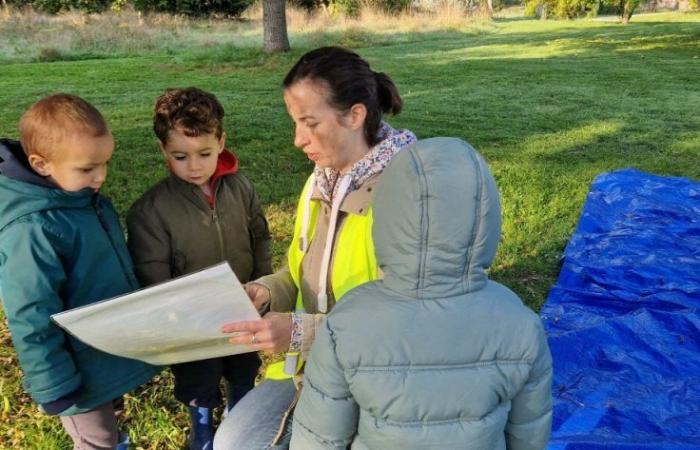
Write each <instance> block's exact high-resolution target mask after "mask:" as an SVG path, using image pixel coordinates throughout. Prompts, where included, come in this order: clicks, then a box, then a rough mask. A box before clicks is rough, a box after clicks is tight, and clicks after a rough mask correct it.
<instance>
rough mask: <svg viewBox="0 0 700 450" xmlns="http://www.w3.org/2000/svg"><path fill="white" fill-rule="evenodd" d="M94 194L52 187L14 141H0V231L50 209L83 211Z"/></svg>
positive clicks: (90, 191)
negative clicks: (23, 217)
mask: <svg viewBox="0 0 700 450" xmlns="http://www.w3.org/2000/svg"><path fill="white" fill-rule="evenodd" d="M93 196H94V192H93V191H92V190H91V189H89V188H86V189H83V190H80V191H77V192H68V191H64V190H62V189H59V188H56V187H55V186H54V185H53V184H52V183H51V182H50V181H48V180H47V179H45V178H43V177H41V176H40V175H38V174H37V173H36V172H34V171H33V170H32V169H31V167H30V166H29V163H28V162H27V157H26V155H25V154H24V151H23V150H22V146H21V145H20V143H19V142H18V141H13V140H10V139H0V230H2V229H3V228H5V227H6V226H7V225H8V224H9V223H10V222H12V221H14V220H16V219H19V218H20V217H22V216H25V215H27V214H31V213H34V212H38V211H44V210H49V209H54V208H84V207H86V206H89V205H90V202H91V201H92V198H93Z"/></svg>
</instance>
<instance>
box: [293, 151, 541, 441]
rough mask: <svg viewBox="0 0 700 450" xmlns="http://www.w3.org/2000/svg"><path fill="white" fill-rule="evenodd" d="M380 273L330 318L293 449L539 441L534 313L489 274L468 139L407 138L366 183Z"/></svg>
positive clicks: (495, 208) (488, 197) (479, 172)
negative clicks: (410, 142)
mask: <svg viewBox="0 0 700 450" xmlns="http://www.w3.org/2000/svg"><path fill="white" fill-rule="evenodd" d="M374 211H375V221H374V228H373V235H374V242H375V248H376V253H377V260H378V262H379V264H380V267H381V268H382V270H383V271H384V279H383V280H382V281H377V282H371V283H367V284H365V285H362V286H360V287H357V288H355V289H354V290H352V291H350V292H349V293H348V294H346V295H345V297H344V298H343V301H342V302H340V303H339V304H338V305H336V307H335V308H334V309H333V311H332V312H331V313H330V315H329V316H328V318H327V320H326V324H325V327H323V328H322V330H321V332H320V334H317V336H316V341H315V342H314V345H313V346H312V348H311V356H310V358H309V360H308V362H307V364H306V371H305V378H304V388H303V390H302V394H301V399H300V402H299V404H298V406H297V408H296V412H295V414H294V428H293V434H292V436H293V437H292V448H293V449H304V450H312V449H326V448H328V449H335V448H338V449H340V448H347V447H348V446H350V447H351V448H353V449H366V448H369V449H376V450H392V449H396V450H409V449H441V450H445V449H504V448H509V449H540V448H543V447H545V445H546V443H547V441H548V439H549V433H550V427H551V417H552V416H551V414H552V405H551V392H550V390H551V377H552V368H551V357H550V353H549V349H548V347H547V342H546V338H545V334H544V331H543V328H542V325H541V322H540V319H539V317H538V316H537V315H536V314H535V313H534V312H532V311H531V310H530V309H528V308H527V307H525V306H524V305H523V304H522V302H521V300H520V299H519V298H518V297H517V296H516V295H515V294H514V293H513V292H511V291H510V290H509V289H508V288H506V287H505V286H502V285H500V284H498V283H496V282H493V281H490V280H489V279H488V276H487V274H486V268H487V267H488V266H489V265H490V264H491V263H492V261H493V259H494V256H495V254H496V248H497V245H498V241H499V238H500V226H501V211H500V205H499V199H498V191H497V188H496V185H495V182H494V180H493V178H492V176H491V174H490V172H489V169H488V167H487V166H486V164H485V163H484V161H483V159H482V158H481V157H480V156H479V155H478V154H477V152H476V151H475V150H474V149H473V148H472V147H471V146H469V145H468V144H466V143H464V142H462V141H460V140H457V139H448V138H435V139H429V140H425V141H421V142H419V143H418V144H416V145H415V146H414V147H412V148H409V149H407V150H405V151H403V152H401V153H400V154H399V155H397V156H396V157H395V158H394V160H393V161H392V163H391V164H390V166H389V167H388V168H387V169H386V170H385V171H384V173H383V175H382V179H381V180H380V181H379V184H378V186H377V192H376V198H375V204H374Z"/></svg>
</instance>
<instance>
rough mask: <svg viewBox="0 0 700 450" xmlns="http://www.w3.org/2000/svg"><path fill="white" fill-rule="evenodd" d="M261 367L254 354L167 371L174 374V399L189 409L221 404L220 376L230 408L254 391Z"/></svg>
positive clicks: (177, 367)
mask: <svg viewBox="0 0 700 450" xmlns="http://www.w3.org/2000/svg"><path fill="white" fill-rule="evenodd" d="M260 364H261V362H260V357H259V356H258V354H257V353H255V352H253V353H243V354H240V355H233V356H224V357H221V358H212V359H203V360H201V361H192V362H188V363H182V364H174V365H172V366H170V370H172V372H173V375H175V398H176V399H177V400H178V401H180V402H182V403H184V404H186V405H189V406H198V407H203V408H216V407H217V406H220V405H221V403H222V402H221V399H222V395H221V389H220V387H219V384H220V383H221V378H222V377H223V378H224V379H225V380H226V381H227V382H228V386H227V387H228V389H230V390H231V392H230V393H229V394H228V396H229V401H230V403H231V404H230V405H228V406H229V407H231V406H233V404H235V403H236V402H237V401H238V400H239V399H240V398H241V397H243V396H244V395H245V394H246V393H247V392H248V391H249V390H251V389H252V388H253V386H254V384H255V377H256V376H257V375H258V369H260Z"/></svg>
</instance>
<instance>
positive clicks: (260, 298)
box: [243, 282, 271, 311]
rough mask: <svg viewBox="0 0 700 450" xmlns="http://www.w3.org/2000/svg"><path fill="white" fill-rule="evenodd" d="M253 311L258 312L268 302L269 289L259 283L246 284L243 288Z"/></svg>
mask: <svg viewBox="0 0 700 450" xmlns="http://www.w3.org/2000/svg"><path fill="white" fill-rule="evenodd" d="M243 288H244V289H245V293H246V294H248V297H250V301H251V302H253V306H255V309H257V310H258V311H260V310H261V309H262V308H263V307H264V306H265V305H267V303H268V302H269V301H270V297H271V296H270V289H268V288H267V286H265V285H262V284H260V283H255V282H252V283H247V284H246V285H244V286H243Z"/></svg>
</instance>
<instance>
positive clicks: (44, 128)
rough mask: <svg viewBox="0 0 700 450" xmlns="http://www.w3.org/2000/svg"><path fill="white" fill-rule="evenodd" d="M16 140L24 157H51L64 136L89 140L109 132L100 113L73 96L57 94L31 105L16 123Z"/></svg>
mask: <svg viewBox="0 0 700 450" xmlns="http://www.w3.org/2000/svg"><path fill="white" fill-rule="evenodd" d="M19 131H20V141H21V142H22V148H23V149H24V152H25V153H26V154H27V156H30V155H35V154H38V155H40V156H43V157H45V158H49V157H51V156H52V155H53V150H54V148H55V147H56V146H57V145H58V144H59V143H60V142H61V141H62V140H63V139H64V137H65V136H66V134H68V133H76V132H78V133H87V134H89V135H90V136H93V137H100V136H104V135H105V134H107V133H109V128H108V127H107V122H105V119H104V117H102V114H100V112H99V111H98V110H97V109H96V108H95V107H94V106H92V105H91V104H90V103H88V102H87V101H85V100H83V99H82V98H80V97H78V96H77V95H72V94H64V93H58V94H53V95H49V96H48V97H44V98H42V99H41V100H39V101H38V102H36V103H35V104H34V105H32V106H31V108H29V109H28V110H27V111H26V112H25V113H24V114H23V115H22V118H21V119H20V121H19Z"/></svg>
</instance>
